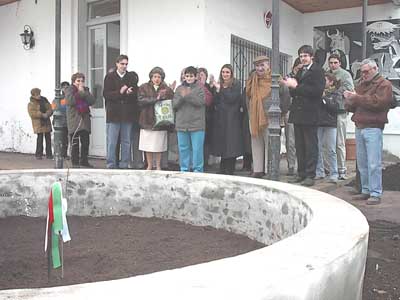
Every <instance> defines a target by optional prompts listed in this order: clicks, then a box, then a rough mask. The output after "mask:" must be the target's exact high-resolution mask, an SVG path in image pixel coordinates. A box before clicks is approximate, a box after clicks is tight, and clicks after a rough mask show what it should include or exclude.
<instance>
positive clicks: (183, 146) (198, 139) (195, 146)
mask: <svg viewBox="0 0 400 300" xmlns="http://www.w3.org/2000/svg"><path fill="white" fill-rule="evenodd" d="M177 134H178V147H179V163H180V167H181V171H183V172H188V171H190V162H192V167H193V172H203V171H204V156H203V151H204V136H205V132H204V130H199V131H178V132H177Z"/></svg>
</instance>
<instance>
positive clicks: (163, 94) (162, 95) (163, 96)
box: [157, 89, 167, 100]
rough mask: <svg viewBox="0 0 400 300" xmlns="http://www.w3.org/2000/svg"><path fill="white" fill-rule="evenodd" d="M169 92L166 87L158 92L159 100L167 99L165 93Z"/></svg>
mask: <svg viewBox="0 0 400 300" xmlns="http://www.w3.org/2000/svg"><path fill="white" fill-rule="evenodd" d="M166 94H167V90H166V89H162V90H160V91H159V92H158V96H157V100H162V99H165V95H166Z"/></svg>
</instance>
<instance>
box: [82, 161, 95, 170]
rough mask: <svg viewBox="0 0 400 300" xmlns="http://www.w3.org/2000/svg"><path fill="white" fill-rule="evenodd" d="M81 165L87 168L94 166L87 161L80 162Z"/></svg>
mask: <svg viewBox="0 0 400 300" xmlns="http://www.w3.org/2000/svg"><path fill="white" fill-rule="evenodd" d="M81 167H83V168H88V169H92V168H94V167H93V166H92V165H91V164H89V162H81Z"/></svg>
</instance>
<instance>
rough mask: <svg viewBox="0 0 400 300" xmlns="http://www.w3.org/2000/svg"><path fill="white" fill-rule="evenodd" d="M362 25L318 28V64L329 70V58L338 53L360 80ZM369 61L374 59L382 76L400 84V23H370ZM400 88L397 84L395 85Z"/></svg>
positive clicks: (343, 62) (315, 31) (345, 65)
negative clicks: (399, 81)
mask: <svg viewBox="0 0 400 300" xmlns="http://www.w3.org/2000/svg"><path fill="white" fill-rule="evenodd" d="M361 27H362V23H351V24H338V25H329V26H319V27H314V48H315V49H316V54H315V61H316V62H317V63H318V64H320V65H321V66H323V67H324V68H325V69H327V68H328V57H329V55H330V54H331V53H338V54H339V55H340V56H341V58H342V67H343V68H345V69H347V70H349V71H350V72H351V73H352V76H353V78H354V79H357V78H358V77H359V69H360V62H361V56H362V35H361ZM367 57H369V58H371V59H374V60H375V61H376V62H377V64H378V67H379V70H380V72H381V74H382V75H383V76H384V77H386V78H388V79H390V80H392V82H393V81H398V80H400V19H391V20H382V21H373V22H368V23H367ZM395 85H396V86H397V84H395Z"/></svg>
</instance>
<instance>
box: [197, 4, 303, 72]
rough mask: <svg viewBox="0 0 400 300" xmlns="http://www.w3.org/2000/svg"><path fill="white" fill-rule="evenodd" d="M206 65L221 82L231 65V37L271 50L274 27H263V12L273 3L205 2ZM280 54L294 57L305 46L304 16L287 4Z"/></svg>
mask: <svg viewBox="0 0 400 300" xmlns="http://www.w3.org/2000/svg"><path fill="white" fill-rule="evenodd" d="M205 9H206V13H205V24H204V25H205V28H204V32H205V44H206V47H205V48H204V55H203V57H204V62H203V65H204V66H205V67H206V68H208V69H209V73H213V74H214V75H215V77H216V78H218V73H219V71H220V68H221V66H222V65H223V64H226V63H230V51H231V48H230V45H231V34H234V35H236V36H239V37H241V38H244V39H247V40H250V41H252V42H255V43H258V44H261V45H264V46H267V47H272V42H271V41H272V27H270V28H269V29H268V28H267V27H266V26H265V25H264V12H266V11H270V10H271V11H272V3H271V2H268V1H262V0H250V1H242V0H220V1H215V0H206V6H205ZM280 15H281V17H280V51H281V52H284V53H286V54H289V55H292V56H294V55H295V54H296V53H297V48H298V47H299V46H300V45H301V44H302V38H301V36H302V32H301V29H302V24H303V17H302V14H301V13H299V12H298V11H296V10H294V9H293V8H291V7H290V6H288V5H287V4H286V3H283V2H281V6H280Z"/></svg>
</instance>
